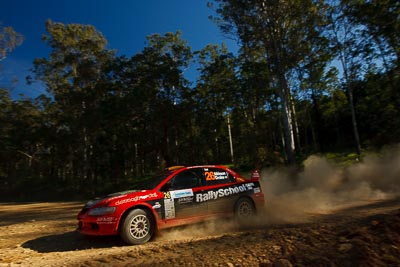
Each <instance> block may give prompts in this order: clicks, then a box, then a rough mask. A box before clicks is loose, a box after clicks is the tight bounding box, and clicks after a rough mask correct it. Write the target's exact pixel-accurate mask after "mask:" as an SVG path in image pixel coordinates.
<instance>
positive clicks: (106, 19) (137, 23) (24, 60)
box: [0, 0, 237, 97]
mask: <svg viewBox="0 0 400 267" xmlns="http://www.w3.org/2000/svg"><path fill="white" fill-rule="evenodd" d="M209 15H215V14H214V11H213V10H211V9H210V8H208V7H207V1H206V0H13V1H3V3H2V4H1V9H0V22H1V23H2V26H11V27H13V28H14V29H15V30H16V31H17V32H19V33H21V34H23V35H24V36H25V41H24V43H23V44H22V45H21V46H19V47H17V48H16V49H15V50H14V51H13V52H12V53H11V54H10V55H9V56H8V57H7V58H6V59H5V60H3V61H2V62H0V64H1V72H0V87H6V88H10V87H13V89H12V96H13V97H18V95H19V94H25V95H27V96H32V97H35V96H37V95H39V94H40V93H44V88H43V87H41V86H39V85H26V83H25V77H26V76H27V75H29V74H30V72H29V69H30V68H31V67H32V62H33V60H34V59H35V58H39V57H47V56H48V55H49V52H50V50H49V48H48V47H47V46H46V44H45V43H44V42H43V41H42V40H41V36H42V35H43V34H45V33H46V32H45V22H46V20H47V19H48V18H50V19H51V20H52V21H55V22H62V23H65V24H67V23H80V24H90V25H93V26H95V27H96V29H97V30H98V31H100V32H102V33H103V35H104V36H105V37H106V39H107V40H108V48H110V49H115V50H117V51H118V54H119V55H126V56H132V55H134V54H136V53H138V52H140V51H141V50H142V49H143V48H144V47H145V45H146V36H148V35H151V34H153V33H160V34H164V33H166V32H176V31H177V30H181V31H182V38H183V39H185V40H187V41H188V44H189V45H190V46H191V47H192V49H193V50H199V49H201V48H203V47H205V46H206V45H207V44H210V43H213V44H221V43H222V42H225V43H226V44H227V46H228V48H229V50H230V51H232V52H235V51H236V50H237V46H236V43H235V42H234V41H232V40H230V39H227V38H226V37H224V36H223V35H222V34H221V33H220V31H219V29H218V27H217V26H216V25H215V24H214V23H213V22H212V21H210V20H209V19H208V16H209ZM185 75H186V77H187V78H189V79H190V80H194V78H195V72H194V71H193V70H189V71H188V72H187V73H186V74H185ZM15 79H17V80H18V82H17V83H13V81H14V80H15Z"/></svg>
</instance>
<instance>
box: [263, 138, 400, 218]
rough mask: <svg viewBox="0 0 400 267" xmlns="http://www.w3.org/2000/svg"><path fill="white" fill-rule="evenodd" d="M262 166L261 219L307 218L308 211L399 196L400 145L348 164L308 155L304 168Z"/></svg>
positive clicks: (328, 210)
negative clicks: (263, 168)
mask: <svg viewBox="0 0 400 267" xmlns="http://www.w3.org/2000/svg"><path fill="white" fill-rule="evenodd" d="M289 173H290V171H288V170H272V169H269V170H263V172H262V179H261V183H262V189H263V192H264V194H265V199H266V203H265V209H264V210H263V212H262V213H261V216H260V217H261V218H260V220H262V221H263V222H267V223H288V222H301V221H307V220H308V219H309V218H310V215H312V214H315V213H318V214H321V213H322V214H326V213H330V212H332V211H334V210H337V209H340V208H345V207H349V206H354V205H358V204H364V203H366V202H371V201H378V200H385V199H390V198H394V197H398V196H400V146H397V147H395V148H392V149H390V150H389V151H386V152H385V153H383V154H382V155H380V156H378V155H371V156H367V157H366V158H364V159H363V161H362V162H359V163H355V164H353V165H351V166H349V167H346V168H343V167H337V166H335V165H334V164H332V163H330V162H329V161H328V160H327V159H326V158H324V157H319V156H310V157H309V158H308V159H307V160H305V162H304V170H303V171H302V172H301V173H299V174H297V175H295V176H293V175H290V174H289Z"/></svg>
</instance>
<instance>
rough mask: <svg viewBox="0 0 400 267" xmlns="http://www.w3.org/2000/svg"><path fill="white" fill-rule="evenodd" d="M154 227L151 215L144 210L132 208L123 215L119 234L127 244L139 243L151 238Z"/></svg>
mask: <svg viewBox="0 0 400 267" xmlns="http://www.w3.org/2000/svg"><path fill="white" fill-rule="evenodd" d="M154 229H155V223H154V219H153V216H152V215H151V214H150V213H149V212H148V211H146V210H142V209H134V210H132V211H130V212H129V213H128V215H127V216H126V217H125V219H124V221H123V223H122V225H121V229H120V236H121V238H122V239H123V240H124V241H125V242H126V243H128V244H131V245H139V244H143V243H146V242H147V241H149V240H150V239H151V237H152V236H153V234H154Z"/></svg>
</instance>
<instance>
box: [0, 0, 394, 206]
mask: <svg viewBox="0 0 400 267" xmlns="http://www.w3.org/2000/svg"><path fill="white" fill-rule="evenodd" d="M216 3H217V4H218V9H217V14H218V16H219V18H217V20H218V19H219V25H220V27H221V29H222V30H223V31H224V32H225V33H230V34H233V35H234V37H235V38H237V39H239V40H240V43H241V49H240V51H239V53H238V55H233V54H232V53H230V52H229V51H228V49H227V47H226V46H225V45H224V44H222V45H214V44H209V45H207V46H205V47H204V48H203V49H201V50H199V51H195V52H193V51H192V49H191V47H190V46H189V45H188V43H187V42H186V41H185V40H183V39H182V36H181V33H180V32H179V31H178V32H176V33H165V34H163V35H162V34H153V35H151V36H148V38H147V44H146V46H145V47H144V48H143V50H142V51H140V52H139V53H137V54H135V55H133V56H132V57H125V56H116V54H115V51H112V50H110V49H108V48H107V41H106V39H105V38H104V36H103V35H102V34H101V33H100V32H98V31H97V30H96V29H95V28H94V27H93V26H90V25H80V24H63V23H56V22H52V21H50V20H49V21H47V23H46V30H47V34H46V35H45V36H44V37H43V40H44V41H45V42H46V43H47V45H48V46H49V47H50V48H51V51H50V54H49V56H48V57H47V58H38V59H36V60H35V61H34V68H33V72H34V75H35V77H34V78H35V79H36V80H38V81H41V82H42V83H43V84H45V86H46V88H47V91H48V94H47V95H46V96H45V95H41V96H39V97H38V98H36V99H18V100H15V99H12V98H11V97H10V95H9V92H8V91H7V90H5V89H1V90H0V125H1V127H0V190H1V191H2V192H3V195H2V197H3V198H4V197H7V196H8V197H12V198H14V199H15V198H20V199H33V198H37V199H40V198H41V199H43V198H46V197H48V198H50V197H51V198H57V197H59V196H60V195H64V196H66V197H77V196H82V195H85V196H92V195H98V194H104V193H109V192H111V191H118V190H123V189H129V188H130V187H131V186H132V185H133V184H137V183H138V182H140V181H141V180H142V177H148V176H151V175H154V174H156V173H158V172H160V171H162V170H163V169H164V167H165V166H171V165H196V164H207V163H209V164H222V163H228V164H229V165H230V166H231V167H232V168H234V169H236V170H239V171H249V170H252V169H254V168H262V167H268V166H277V165H283V164H285V163H287V162H290V161H288V158H289V156H288V144H289V143H288V140H289V139H290V142H293V145H295V146H294V147H295V149H294V150H293V151H292V152H293V153H294V155H293V159H294V160H296V161H297V162H298V163H300V162H301V161H302V160H304V159H305V158H307V156H308V155H310V154H315V153H320V154H323V155H326V156H327V158H328V159H330V160H332V161H335V162H337V163H338V164H341V165H347V164H350V163H352V162H354V161H355V160H357V159H358V158H359V155H357V153H355V152H354V151H355V149H354V148H355V144H354V141H353V140H354V137H353V127H352V118H353V117H357V119H358V129H359V132H360V137H361V138H360V140H361V141H362V145H363V146H364V147H366V148H369V149H376V148H380V147H382V146H385V145H390V144H393V143H398V142H399V141H400V140H399V136H400V132H399V129H400V119H399V118H400V116H399V115H400V114H399V108H398V107H399V106H400V94H399V90H398V86H397V85H398V83H399V69H398V64H397V63H396V51H398V43H396V40H392V39H393V38H395V37H396V36H395V35H393V34H392V32H391V31H394V30H395V29H397V28H396V27H397V26H396V25H397V21H396V19H394V17H393V16H392V13H393V12H394V13H396V12H397V10H398V6H397V3H393V1H390V0H385V1H383V2H382V6H379V5H378V2H376V1H361V0H360V1H358V0H357V1H350V0H349V1H343V2H342V3H338V2H336V1H333V2H325V1H308V0H305V1H272V2H271V1H241V0H238V1H233V0H219V1H216ZM333 4H335V5H333ZM336 4H339V5H336ZM364 7H365V8H366V10H367V11H368V14H370V15H371V16H372V15H373V14H372V13H371V12H372V11H371V9H373V8H375V9H376V13H377V14H375V15H373V19H372V20H371V21H367V20H366V19H365V18H366V17H365V16H364V15H363V14H362V12H360V10H361V9H362V8H364ZM338 8H339V9H338ZM338 10H339V11H340V12H339V13H335V12H337V11H338ZM333 11H335V12H333ZM344 11H346V12H344ZM385 16H387V17H388V19H387V21H386V22H387V24H385ZM339 19H342V20H341V22H343V21H347V22H349V24H341V25H340V24H339V23H338V21H339ZM338 26H343V27H344V28H342V30H343V29H352V28H351V27H355V28H354V29H355V30H354V31H350V33H351V34H355V33H357V34H359V35H357V36H358V39H356V40H360V41H359V42H358V41H357V42H353V41H354V40H352V39H351V38H350V39H340V40H339V39H338V38H336V39H335V29H336V33H338V35H336V37H343V35H341V33H344V32H343V31H342V32H340V31H337V30H338V28H335V27H338ZM389 29H391V30H389ZM358 30H360V31H358ZM346 40H347V41H346ZM342 41H343V42H342ZM14 43H15V42H14ZM368 47H371V49H366V48H368ZM8 51H10V50H8ZM7 53H8V52H7ZM335 57H336V58H340V57H342V59H343V60H344V61H346V62H347V63H348V64H345V66H346V67H349V68H348V69H346V71H348V73H347V74H346V75H348V76H347V77H346V79H345V80H342V79H341V75H340V72H339V71H338V70H337V69H336V68H335V67H332V60H333V58H335ZM364 59H367V60H364ZM193 62H194V63H195V65H196V66H197V68H198V72H199V76H198V77H197V80H196V82H195V84H193V85H192V84H190V83H189V81H188V80H187V79H186V78H185V73H184V72H185V70H186V69H187V68H188V67H193V66H192V63H193ZM333 65H337V64H333ZM359 66H362V67H363V68H362V69H360V68H358V67H359ZM379 66H384V68H380V67H379ZM32 86H35V85H34V84H33V85H32ZM349 90H351V93H352V97H353V99H352V100H351V99H350V98H349V96H350V95H349ZM352 102H353V104H354V107H353V108H354V109H353V111H354V114H353V115H354V116H352V114H351V111H350V108H349V106H350V104H351V103H352ZM228 119H229V124H228ZM229 130H230V134H231V135H229ZM230 137H232V138H231V140H232V147H233V162H232V158H231V152H232V151H231V147H230V141H231V140H230ZM288 138H289V139H288ZM338 151H339V152H338ZM364 153H365V152H363V153H362V154H361V156H363V155H364ZM43 194H44V195H43Z"/></svg>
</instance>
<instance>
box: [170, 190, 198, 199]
mask: <svg viewBox="0 0 400 267" xmlns="http://www.w3.org/2000/svg"><path fill="white" fill-rule="evenodd" d="M192 196H193V190H192V189H183V190H175V191H171V198H181V197H192Z"/></svg>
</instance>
